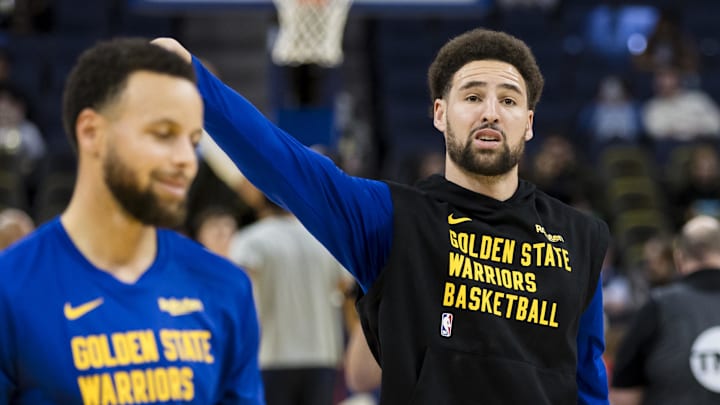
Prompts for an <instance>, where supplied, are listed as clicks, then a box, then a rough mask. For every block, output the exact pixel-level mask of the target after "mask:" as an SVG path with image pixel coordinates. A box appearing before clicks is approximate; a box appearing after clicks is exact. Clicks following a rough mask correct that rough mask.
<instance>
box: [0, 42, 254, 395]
mask: <svg viewBox="0 0 720 405" xmlns="http://www.w3.org/2000/svg"><path fill="white" fill-rule="evenodd" d="M63 119H64V124H65V130H66V131H67V133H68V134H69V136H70V138H71V140H72V142H73V144H74V145H75V146H76V148H77V152H78V158H79V160H78V171H77V183H76V185H75V190H74V193H73V196H72V199H71V201H70V204H69V206H68V207H67V209H66V210H65V211H64V212H63V213H62V215H61V216H60V217H59V218H56V219H54V220H51V221H50V222H48V223H46V224H45V225H43V226H42V227H40V228H39V229H38V230H37V231H36V232H35V233H33V234H32V235H31V236H29V237H28V238H26V239H24V240H23V241H21V242H19V243H18V244H16V245H14V246H13V247H11V248H9V249H8V250H6V251H4V252H3V253H2V254H0V325H2V326H1V327H0V404H18V405H19V404H28V405H29V404H33V405H43V404H141V403H142V404H181V403H182V404H185V403H193V404H203V405H206V404H253V405H254V404H263V403H264V399H263V389H262V383H261V379H260V374H259V370H258V358H257V355H258V337H259V331H258V323H257V319H256V314H255V308H254V304H253V299H252V293H251V286H250V283H249V280H248V278H247V277H246V276H245V274H244V273H243V272H241V271H239V270H238V268H237V267H234V265H232V264H231V263H230V262H228V261H226V260H224V259H222V258H220V257H218V256H215V255H213V254H211V253H210V252H209V251H207V250H206V249H204V248H202V247H200V246H199V245H198V244H196V243H195V242H193V241H190V240H189V239H187V238H185V237H183V236H180V235H178V234H176V233H175V232H172V231H170V230H167V229H164V228H168V227H174V226H177V225H178V224H180V223H181V221H182V220H183V218H184V216H185V198H186V194H187V191H188V187H189V186H190V182H191V181H192V180H193V178H194V176H195V174H196V171H197V158H196V155H195V145H196V143H197V142H198V140H199V138H200V135H201V128H202V123H203V104H202V100H201V98H200V95H199V94H198V91H197V88H196V85H195V74H194V72H193V69H192V68H191V67H190V66H189V65H188V64H187V63H185V62H184V61H183V60H182V59H181V58H179V57H178V56H177V55H175V54H173V53H171V52H168V51H166V50H165V49H162V48H161V47H158V46H155V45H151V44H149V43H147V41H144V40H140V39H118V40H114V41H108V42H103V43H100V44H98V45H96V46H95V47H93V48H92V49H90V50H88V51H86V52H85V53H83V55H82V56H81V57H80V58H79V60H78V62H77V65H76V66H75V67H74V69H73V71H72V72H71V73H70V76H69V78H68V81H67V83H66V88H65V93H64V98H63Z"/></svg>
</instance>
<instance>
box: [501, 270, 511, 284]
mask: <svg viewBox="0 0 720 405" xmlns="http://www.w3.org/2000/svg"><path fill="white" fill-rule="evenodd" d="M500 278H501V279H502V285H503V287H505V288H512V287H513V282H512V273H510V270H508V269H502V270H500Z"/></svg>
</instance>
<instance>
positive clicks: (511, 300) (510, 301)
mask: <svg viewBox="0 0 720 405" xmlns="http://www.w3.org/2000/svg"><path fill="white" fill-rule="evenodd" d="M505 298H507V300H508V304H507V312H506V313H505V317H506V318H508V319H509V318H511V316H510V314H511V313H512V309H513V304H514V303H515V301H516V300H517V299H518V296H517V295H515V294H505Z"/></svg>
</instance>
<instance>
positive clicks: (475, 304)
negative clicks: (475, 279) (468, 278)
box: [468, 286, 482, 311]
mask: <svg viewBox="0 0 720 405" xmlns="http://www.w3.org/2000/svg"><path fill="white" fill-rule="evenodd" d="M481 295H482V290H481V289H480V288H479V287H475V286H472V287H470V303H469V304H468V309H469V310H471V311H477V310H478V309H480V296H481Z"/></svg>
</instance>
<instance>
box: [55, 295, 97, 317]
mask: <svg viewBox="0 0 720 405" xmlns="http://www.w3.org/2000/svg"><path fill="white" fill-rule="evenodd" d="M102 304H103V298H102V297H100V298H96V299H94V300H92V301H89V302H86V303H84V304H81V305H78V306H76V307H73V306H72V305H70V303H69V302H66V303H65V306H64V307H63V312H64V313H65V318H67V319H68V321H74V320H76V319H79V318H82V317H83V316H85V314H87V313H88V312H90V311H92V310H94V309H95V308H97V307H99V306H100V305H102Z"/></svg>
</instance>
